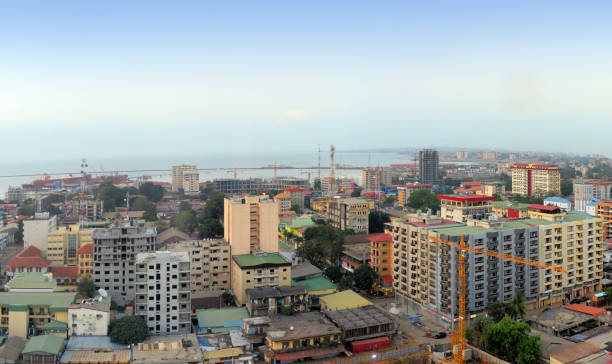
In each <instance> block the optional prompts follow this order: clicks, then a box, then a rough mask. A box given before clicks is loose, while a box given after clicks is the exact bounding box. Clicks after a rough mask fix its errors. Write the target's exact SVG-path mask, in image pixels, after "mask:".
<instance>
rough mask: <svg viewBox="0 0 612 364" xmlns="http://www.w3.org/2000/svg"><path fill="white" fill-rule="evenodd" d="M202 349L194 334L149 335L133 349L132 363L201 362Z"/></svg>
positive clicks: (174, 363)
mask: <svg viewBox="0 0 612 364" xmlns="http://www.w3.org/2000/svg"><path fill="white" fill-rule="evenodd" d="M202 357H203V356H202V351H201V349H200V344H199V343H198V339H197V337H196V335H194V334H188V335H165V336H151V337H149V338H147V339H146V340H145V341H144V342H143V343H140V344H137V345H136V347H135V348H134V349H133V359H132V363H172V364H179V363H185V364H187V363H189V362H201V361H202Z"/></svg>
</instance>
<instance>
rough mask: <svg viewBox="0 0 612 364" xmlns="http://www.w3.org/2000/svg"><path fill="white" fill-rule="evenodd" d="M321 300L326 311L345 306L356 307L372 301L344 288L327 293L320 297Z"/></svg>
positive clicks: (342, 308)
mask: <svg viewBox="0 0 612 364" xmlns="http://www.w3.org/2000/svg"><path fill="white" fill-rule="evenodd" d="M321 302H324V303H325V305H326V306H327V309H328V311H335V310H344V309H347V308H357V307H363V306H368V305H371V304H372V302H370V301H368V300H366V299H365V298H363V297H361V296H360V295H359V294H358V293H355V292H353V291H352V290H350V289H349V290H346V291H342V292H338V293H333V294H328V295H327V296H323V297H321Z"/></svg>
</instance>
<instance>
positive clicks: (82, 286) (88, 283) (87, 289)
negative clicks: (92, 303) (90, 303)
mask: <svg viewBox="0 0 612 364" xmlns="http://www.w3.org/2000/svg"><path fill="white" fill-rule="evenodd" d="M77 292H78V293H79V296H81V297H83V298H93V297H94V296H95V294H96V287H95V286H94V282H93V281H92V280H91V278H89V277H88V276H83V277H81V280H80V281H79V286H78V288H77Z"/></svg>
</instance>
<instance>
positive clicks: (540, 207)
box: [527, 204, 560, 212]
mask: <svg viewBox="0 0 612 364" xmlns="http://www.w3.org/2000/svg"><path fill="white" fill-rule="evenodd" d="M527 208H528V209H531V210H539V211H546V212H559V211H560V209H559V207H557V206H548V205H538V204H531V205H529V206H527Z"/></svg>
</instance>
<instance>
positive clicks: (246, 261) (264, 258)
mask: <svg viewBox="0 0 612 364" xmlns="http://www.w3.org/2000/svg"><path fill="white" fill-rule="evenodd" d="M232 259H233V260H234V261H235V262H236V263H237V264H238V265H239V266H240V267H241V268H260V267H266V266H279V265H280V266H283V265H291V262H288V261H286V260H285V258H283V257H282V256H281V255H280V254H277V253H263V254H258V255H253V254H243V255H234V256H232Z"/></svg>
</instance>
